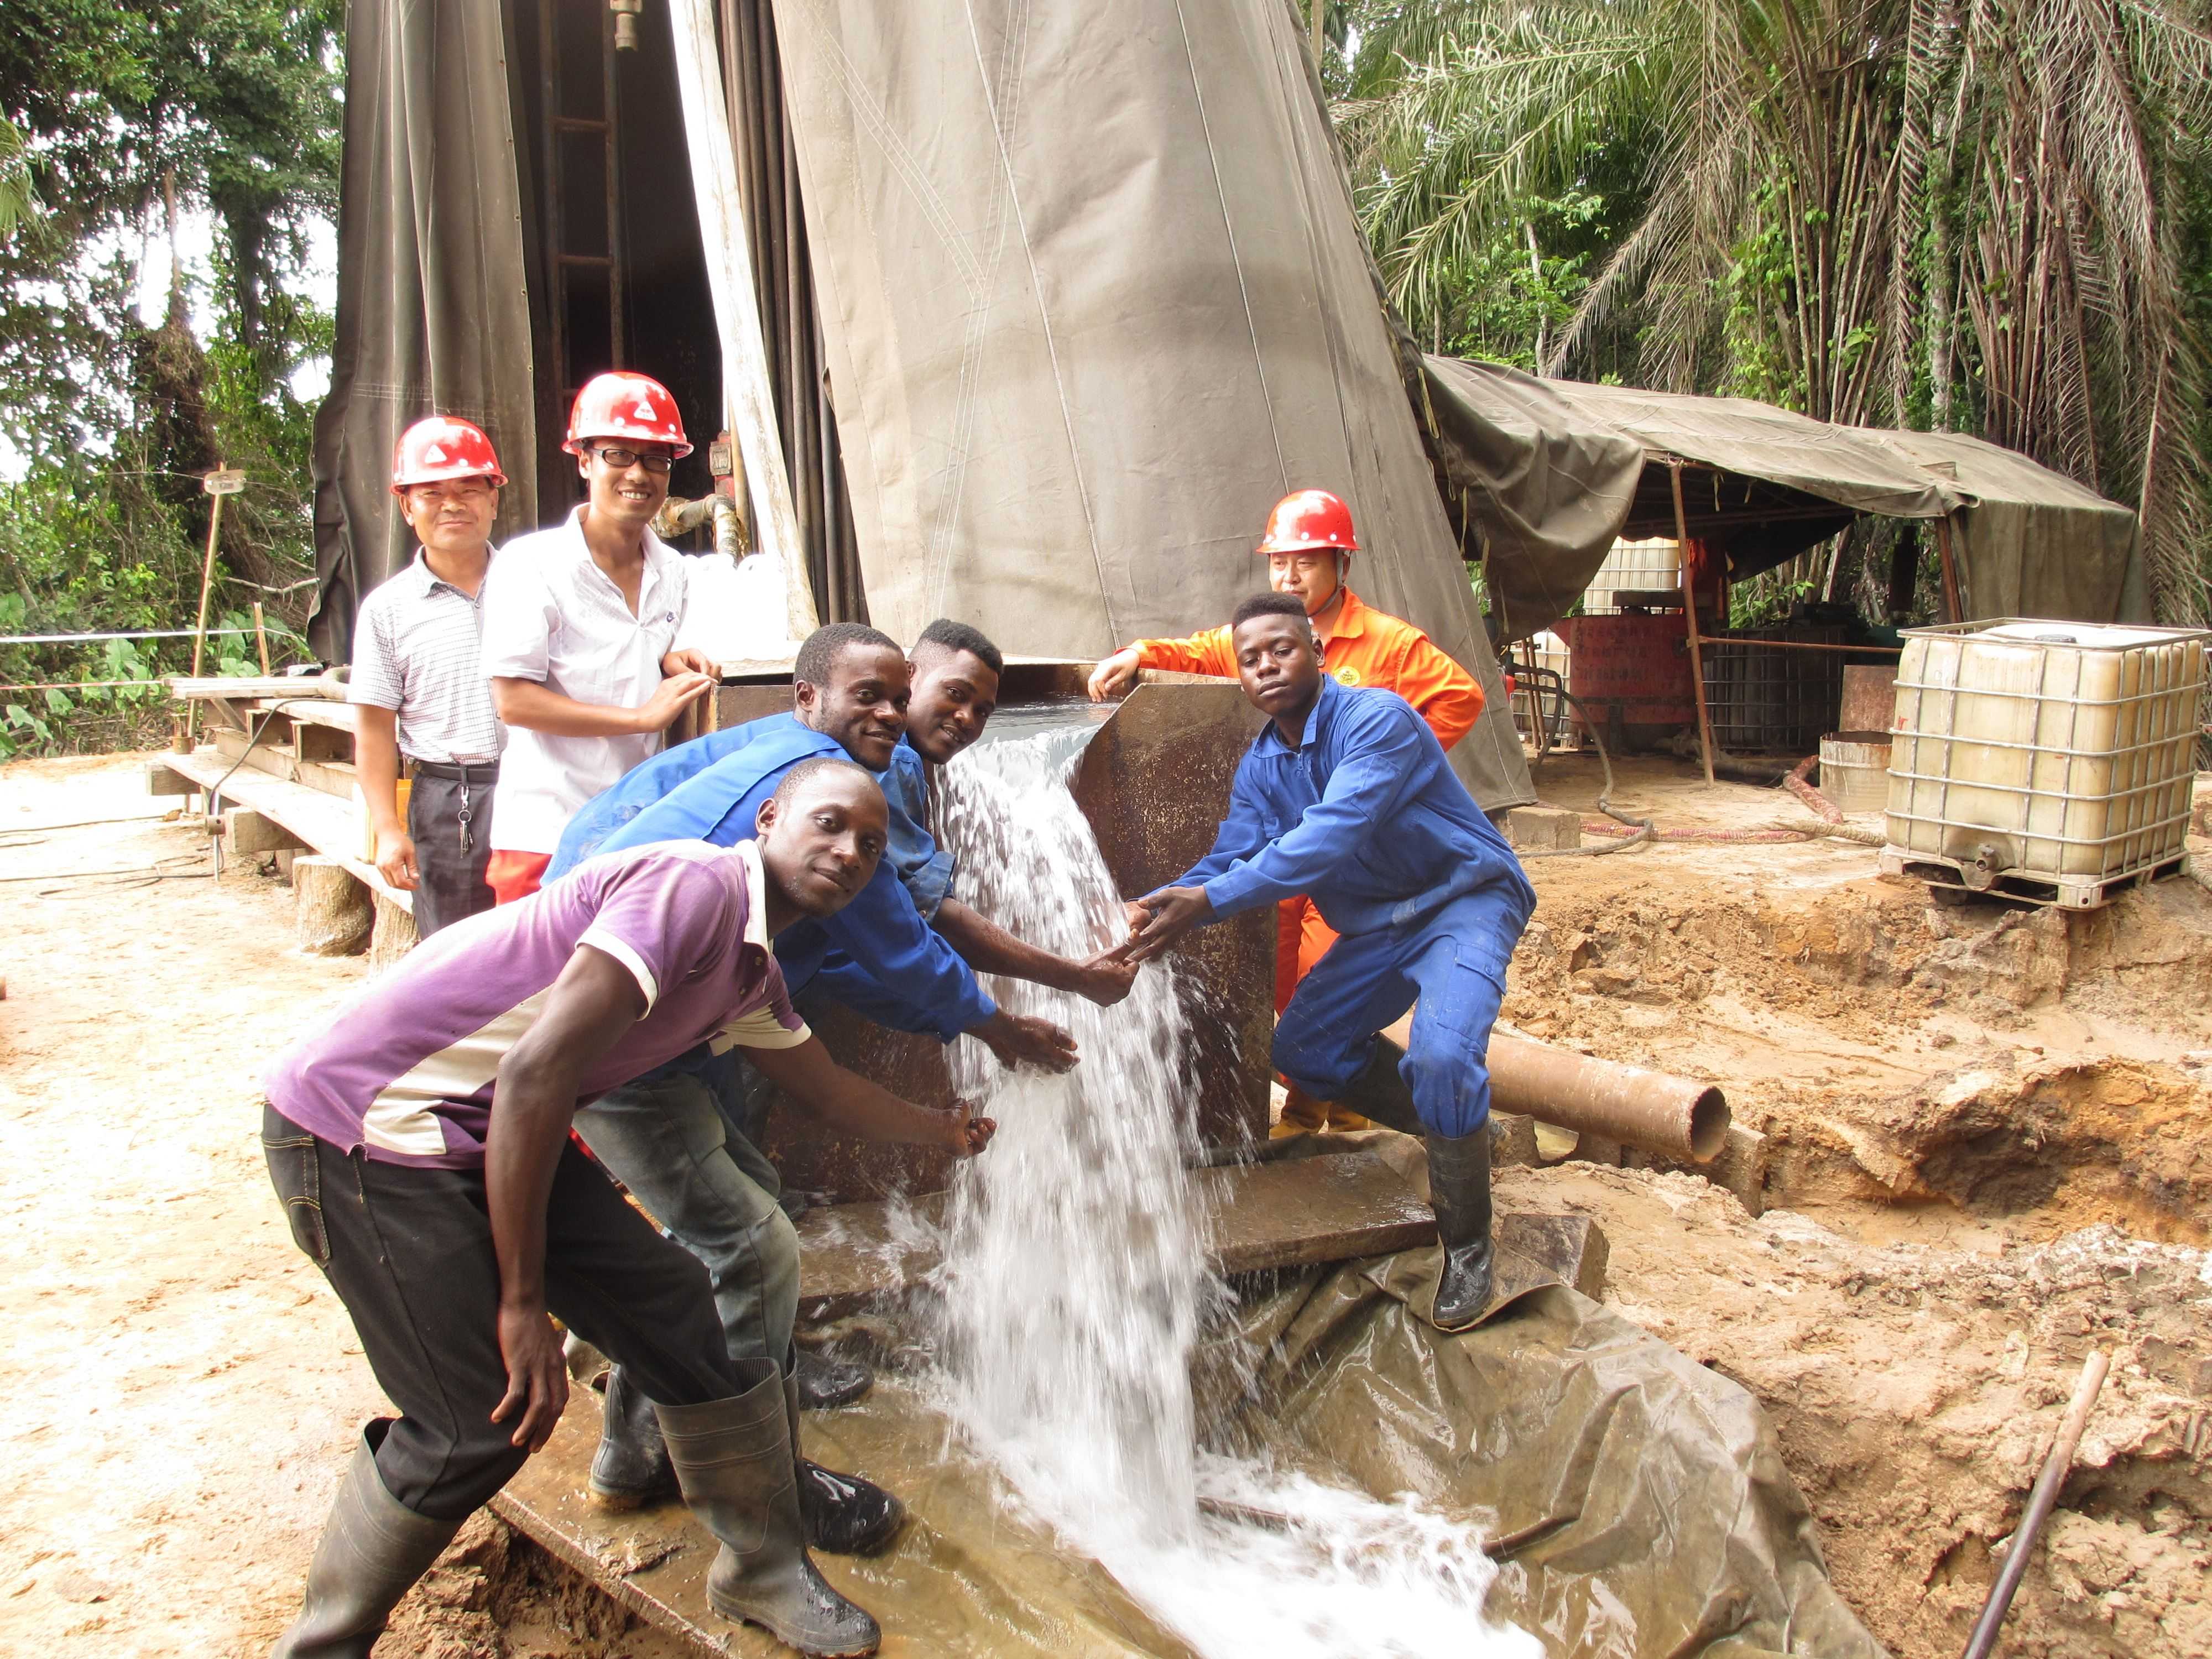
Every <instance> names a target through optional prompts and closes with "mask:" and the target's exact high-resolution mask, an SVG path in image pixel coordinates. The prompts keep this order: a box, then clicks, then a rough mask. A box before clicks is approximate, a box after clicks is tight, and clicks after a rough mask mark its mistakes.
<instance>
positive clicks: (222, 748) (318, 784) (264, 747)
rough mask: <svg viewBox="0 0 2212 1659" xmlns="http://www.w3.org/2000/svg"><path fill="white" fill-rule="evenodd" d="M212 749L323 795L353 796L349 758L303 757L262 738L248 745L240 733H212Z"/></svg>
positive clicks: (230, 758)
mask: <svg viewBox="0 0 2212 1659" xmlns="http://www.w3.org/2000/svg"><path fill="white" fill-rule="evenodd" d="M209 735H210V736H211V737H213V738H214V739H215V749H216V753H217V754H219V755H221V756H222V757H223V758H224V759H225V760H233V761H235V760H242V761H244V762H245V763H246V765H248V766H250V767H252V769H254V770H255V771H257V772H266V773H268V774H269V775H270V776H272V777H279V778H283V779H284V780H285V781H288V782H290V783H304V784H306V785H307V787H309V788H311V789H319V790H320V791H321V792H322V793H325V794H326V795H336V796H337V797H339V799H343V800H346V801H350V800H352V799H353V791H354V782H355V778H354V769H353V763H352V762H350V761H321V760H303V759H301V757H299V755H298V754H297V753H296V752H295V749H294V747H293V745H292V744H289V743H272V742H270V740H269V739H268V738H263V739H262V740H261V741H260V742H259V743H256V744H251V745H250V746H249V744H248V742H247V738H246V733H245V732H210V734H209Z"/></svg>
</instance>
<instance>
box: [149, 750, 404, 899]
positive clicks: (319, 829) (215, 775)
mask: <svg viewBox="0 0 2212 1659" xmlns="http://www.w3.org/2000/svg"><path fill="white" fill-rule="evenodd" d="M167 765H168V766H170V767H171V768H173V769H175V770H176V771H179V772H181V773H183V774H184V775H185V776H186V777H188V778H191V780H193V781H195V782H196V783H197V784H198V785H199V786H200V787H201V788H203V789H208V788H212V787H215V786H216V784H217V783H218V782H221V783H222V798H223V799H225V800H228V801H233V802H235V803H236V804H237V805H240V806H246V807H251V808H252V810H253V811H257V812H258V813H260V814H261V815H262V816H263V817H268V818H273V819H275V820H276V822H277V823H281V824H283V826H284V828H285V829H289V830H290V831H291V832H292V833H293V834H294V835H295V836H298V837H300V839H301V842H302V843H303V844H305V845H306V846H308V847H310V848H313V849H314V850H315V851H316V852H318V853H320V854H324V855H325V856H326V857H329V858H333V859H336V860H337V861H338V862H339V863H341V864H343V865H344V866H345V867H346V868H347V869H349V870H350V871H351V872H353V873H354V874H355V875H356V876H357V877H358V878H360V879H362V881H364V882H367V883H368V885H369V887H370V888H371V889H372V890H374V891H376V892H379V893H381V894H383V895H384V896H386V898H388V899H389V900H391V901H392V903H394V904H396V905H398V906H399V907H400V908H402V909H404V910H405V911H407V912H409V913H410V915H411V914H413V911H414V908H415V898H414V895H413V894H411V893H403V892H401V891H400V890H398V888H396V887H394V886H392V884H391V883H389V882H387V881H386V880H385V878H384V875H383V872H381V871H380V870H379V869H378V868H377V867H376V866H374V864H371V863H369V862H368V861H367V860H364V859H363V858H362V856H361V836H362V831H361V814H360V813H359V812H358V811H356V810H355V807H354V804H353V803H352V802H351V801H349V800H341V799H339V798H338V797H337V796H336V795H328V794H325V793H323V792H322V791H321V790H319V789H313V788H310V787H308V786H307V785H306V784H304V783H292V782H289V781H287V780H285V779H283V778H277V777H271V776H270V775H269V774H268V773H266V772H257V771H255V770H254V769H252V768H251V767H244V766H242V767H240V768H239V769H237V770H236V771H235V772H233V771H231V766H232V763H231V762H229V761H227V760H225V759H224V758H223V757H222V756H221V755H219V754H217V753H216V751H215V750H212V749H195V750H193V751H192V752H191V754H189V755H171V756H169V757H167ZM225 773H229V774H230V775H229V777H228V781H224V777H223V775H224V774H225Z"/></svg>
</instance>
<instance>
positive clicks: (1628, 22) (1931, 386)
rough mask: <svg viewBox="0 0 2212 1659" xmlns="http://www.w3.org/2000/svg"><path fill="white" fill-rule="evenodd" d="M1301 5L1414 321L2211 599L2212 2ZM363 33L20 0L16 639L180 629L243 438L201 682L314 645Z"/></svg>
mask: <svg viewBox="0 0 2212 1659" xmlns="http://www.w3.org/2000/svg"><path fill="white" fill-rule="evenodd" d="M1284 3H1285V4H1286V5H1287V6H1289V8H1290V9H1291V14H1292V15H1293V16H1294V17H1295V18H1296V19H1297V22H1298V26H1299V27H1301V28H1302V29H1306V30H1308V31H1310V38H1311V39H1312V40H1313V41H1314V42H1315V43H1316V46H1317V49H1318V50H1317V58H1318V61H1319V64H1320V66H1321V73H1322V85H1323V88H1324V89H1325V92H1326V94H1327V95H1328V99H1329V100H1330V107H1331V112H1332V114H1333V116H1334V119H1335V122H1336V125H1337V131H1338V133H1339V137H1340V140H1341V143H1342V145H1343V149H1344V154H1345V157H1346V164H1347V166H1348V167H1349V168H1350V171H1351V174H1352V183H1353V187H1354V192H1355V199H1356V200H1357V202H1358V207H1359V210H1360V214H1361V216H1362V219H1363V222H1364V224H1365V226H1366V228H1367V231H1368V234H1369V236H1370V242H1371V246H1372V247H1373V250H1374V253H1375V256H1376V260H1377V263H1378V264H1379V266H1380V268H1381V270H1382V271H1383V277H1384V281H1385V284H1386V287H1387V289H1388V290H1389V295H1390V296H1391V298H1392V300H1393V301H1394V302H1395V305H1396V306H1397V307H1398V309H1399V311H1400V313H1401V315H1402V317H1403V319H1404V320H1405V323H1406V325H1407V328H1408V329H1409V330H1410V331H1411V332H1412V333H1413V336H1414V337H1416V338H1417V339H1419V341H1420V342H1421V343H1423V344H1424V345H1425V347H1427V348H1428V349H1431V350H1437V351H1442V352H1446V353H1450V354H1454V355H1460V356H1480V357H1487V358H1492V359H1496V360H1498V361H1503V362H1511V363H1515V364H1517V365H1519V366H1521V367H1522V368H1529V369H1533V370H1535V371H1537V372H1539V373H1542V374H1553V375H1560V376H1565V377H1567V378H1571V379H1577V380H1609V381H1615V382H1620V383H1624V384H1629V385H1639V386H1653V387H1656V388H1660V389H1662V390H1669V391H1680V392H1707V393H1717V394H1723V395H1737V396H1746V397H1753V398H1762V399H1765V400H1766V401H1768V402H1771V403H1775V404H1782V405H1784V407H1787V408H1790V409H1795V410H1802V411H1803V412H1804V413H1806V414H1808V415H1811V416H1815V417H1817V418H1820V419H1823V420H1831V421H1837V422H1863V423H1868V424H1872V425H1896V426H1910V427H1916V428H1941V429H1952V430H1959V431H1965V432H1971V433H1975V434H1978V435H1981V436H1983V437H1984V438H1987V439H1989V440H1990V441H1993V442H1996V443H2000V444H2004V445H2007V446H2008V447H2014V448H2016V449H2020V450H2023V451H2025V452H2026V453H2028V454H2030V455H2032V456H2033V457H2034V458H2035V459H2038V460H2039V461H2041V462H2043V463H2044V464H2045V465H2048V466H2051V467H2053V468H2055V469H2057V470H2058V471H2062V472H2064V473H2066V474H2068V475H2069V476H2070V477H2075V478H2078V479H2080V480H2081V481H2082V482H2083V483H2087V484H2089V485H2091V486H2092V487H2093V488H2094V489H2098V490H2100V491H2101V492H2102V493H2104V494H2106V495H2109V496H2111V497H2112V498H2113V499H2115V500H2118V501H2123V502H2125V503H2126V504H2128V505H2129V506H2130V507H2135V508H2136V509H2137V511H2138V513H2139V514H2140V516H2141V524H2142V546H2143V550H2144V555H2145V558H2146V562H2147V569H2148V574H2149V578H2150V585H2151V589H2152V592H2153V595H2154V602H2155V605H2156V606H2157V609H2158V612H2159V615H2160V617H2161V619H2163V620H2166V621H2172V622H2196V621H2200V620H2203V617H2204V616H2205V613H2206V608H2207V607H2206V600H2205V575H2206V570H2207V567H2208V559H2209V558H2212V470H2208V465H2207V456H2208V453H2212V398H2208V395H2207V394H2208V390H2212V385H2208V382H2209V381H2212V368H2209V367H2208V360H2207V355H2206V345H2207V339H2208V332H2212V0H1322V3H1321V4H1319V5H1318V6H1316V5H1315V4H1314V3H1312V0H1284ZM343 23H344V6H343V0H309V3H304V4H286V3H278V0H159V3H156V0H10V3H9V6H8V7H7V8H6V10H5V13H4V15H3V16H0V637H4V638H20V637H21V636H23V635H46V634H76V633H88V632H101V633H113V632H140V631H156V630H174V629H190V628H191V626H192V625H193V621H194V617H195V614H196V612H197V607H198V603H199V588H200V577H201V568H202V561H203V557H204V544H205V540H206V537H207V533H208V522H209V511H210V497H209V496H207V495H205V494H204V492H203V490H202V487H201V477H202V475H204V473H205V472H206V471H208V470H210V468H212V467H214V466H216V465H219V464H220V465H227V466H231V467H237V468H242V469H243V470H244V471H246V477H247V483H246V489H245V491H244V493H243V494H241V495H234V496H232V497H230V498H229V499H228V504H227V506H226V507H225V509H224V513H223V516H222V525H221V533H220V536H219V538H218V543H217V547H216V563H215V574H216V582H215V587H214V592H213V599H212V604H211V608H210V622H211V623H214V624H215V625H216V626H218V627H222V628H227V629H238V630H248V631H239V632H230V633H224V634H219V635H216V636H215V637H214V638H213V639H212V640H211V641H210V647H209V651H210V666H209V671H228V672H241V673H242V672H249V671H258V653H257V644H256V641H255V640H254V639H253V637H252V634H251V632H250V630H249V623H248V617H249V616H250V614H251V609H252V605H254V604H255V603H256V602H258V603H259V604H260V605H262V607H263V609H264V615H265V616H266V617H267V622H268V628H269V631H270V638H271V643H272V646H273V647H275V649H276V651H277V653H279V655H280V656H284V657H289V658H292V659H299V658H300V657H301V655H302V654H303V652H304V647H303V646H302V645H301V642H300V641H299V638H298V635H299V630H300V629H301V627H303V625H304V623H305V622H306V620H307V611H308V608H309V606H310V605H311V604H312V601H313V533H312V521H311V507H312V491H311V487H310V483H309V478H308V451H309V441H310V434H311V428H312V423H313V415H314V399H315V398H316V397H317V396H319V392H320V388H321V386H322V385H323V384H324V383H325V380H326V378H327V375H326V365H327V360H328V354H329V350H330V344H331V316H330V315H329V313H328V311H327V309H326V308H325V307H326V305H327V295H329V293H330V292H331V277H330V272H329V271H328V269H327V261H328V258H329V249H330V246H331V243H332V241H333V236H332V227H333V226H334V223H335V220H336V216H337V177H338V161H339V148H340V146H339V122H340V117H341V112H342V103H343V78H344V76H343ZM1878 563H1880V561H1879V560H1877V559H1875V558H1874V557H1872V556H1871V550H1869V549H1862V550H1850V557H1849V559H1848V560H1847V561H1846V562H1845V568H1844V579H1845V580H1844V590H1843V591H1844V592H1849V591H1850V581H1851V578H1852V576H1853V574H1855V573H1856V572H1857V570H1858V569H1859V568H1861V566H1864V567H1865V568H1869V569H1871V568H1874V567H1875V566H1876V565H1877V564H1878ZM1793 584H1794V586H1793ZM1804 585H1805V584H1804V580H1803V573H1802V571H1800V572H1793V571H1792V570H1790V569H1788V568H1785V569H1784V571H1782V572H1779V573H1777V574H1776V575H1775V576H1774V577H1773V578H1771V579H1770V580H1763V581H1762V582H1761V583H1760V584H1758V585H1753V586H1750V587H1749V589H1748V591H1747V592H1745V593H1743V594H1742V595H1741V596H1740V604H1741V605H1743V606H1744V607H1746V608H1747V615H1753V614H1756V613H1758V612H1759V611H1761V610H1762V609H1763V610H1765V611H1768V612H1772V611H1778V610H1779V609H1781V608H1782V607H1784V606H1785V605H1787V604H1788V603H1790V601H1791V599H1793V598H1796V597H1800V596H1801V593H1802V588H1803V586H1804ZM190 659H191V641H190V640H188V639H176V638H167V639H146V640H107V641H92V642H83V641H76V642H70V641H58V642H50V643H36V644H11V645H0V757H5V756H6V755H8V754H11V753H15V752H19V751H31V752H60V751H70V750H89V749H106V748H116V747H125V746H133V745H136V744H143V743H148V742H153V741H157V740H158V738H159V736H160V735H161V733H162V732H165V731H166V728H167V697H166V694H165V693H164V692H163V691H162V690H161V688H160V687H159V686H158V685H154V684H145V683H144V682H148V681H150V680H152V679H153V678H154V677H155V676H157V675H160V674H162V673H177V672H181V671H185V669H187V668H188V667H189V666H190Z"/></svg>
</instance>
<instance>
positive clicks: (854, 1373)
mask: <svg viewBox="0 0 2212 1659" xmlns="http://www.w3.org/2000/svg"><path fill="white" fill-rule="evenodd" d="M798 1352H799V1358H798V1359H797V1360H796V1361H795V1362H794V1363H793V1366H792V1372H791V1374H792V1375H793V1376H795V1377H797V1378H798V1379H799V1405H800V1406H801V1407H804V1408H805V1410H807V1411H810V1412H826V1411H833V1410H835V1409H836V1407H839V1406H849V1405H851V1404H852V1403H853V1402H854V1401H855V1400H858V1399H859V1398H860V1396H861V1395H864V1394H866V1393H867V1391H868V1390H869V1389H872V1388H873V1387H874V1386H875V1382H876V1376H875V1373H874V1372H873V1371H871V1370H869V1369H868V1368H867V1367H866V1365H855V1364H852V1363H851V1362H849V1361H848V1360H843V1359H837V1358H832V1357H831V1356H830V1355H829V1354H826V1353H816V1352H813V1351H812V1350H811V1349H808V1348H801V1349H799V1351H798Z"/></svg>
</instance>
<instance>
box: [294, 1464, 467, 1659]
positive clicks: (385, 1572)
mask: <svg viewBox="0 0 2212 1659" xmlns="http://www.w3.org/2000/svg"><path fill="white" fill-rule="evenodd" d="M389 1426H390V1425H389V1424H388V1423H386V1422H382V1421H379V1422H375V1423H372V1424H370V1425H368V1429H367V1430H366V1431H364V1432H363V1433H362V1437H361V1443H360V1444H359V1445H358V1446H356V1448H355V1449H354V1454H353V1462H350V1463H349V1464H348V1465H347V1466H346V1473H345V1480H344V1483H343V1485H341V1486H339V1487H338V1495H337V1502H336V1503H334V1504H331V1517H330V1519H329V1520H328V1521H325V1522H324V1523H323V1537H322V1541H321V1542H320V1543H319V1544H317V1545H316V1546H315V1559H313V1562H311V1563H310V1564H309V1565H308V1567H307V1599H306V1601H304V1603H303V1604H302V1605H301V1608H300V1616H299V1617H298V1618H297V1619H295V1620H293V1621H292V1627H291V1628H290V1629H289V1630H288V1631H286V1632H284V1633H283V1635H282V1636H280V1637H278V1638H276V1646H275V1647H273V1648H271V1649H270V1650H269V1652H270V1659H367V1655H368V1650H369V1649H371V1648H372V1647H374V1645H375V1644H376V1638H378V1637H380V1636H381V1635H382V1634H383V1633H384V1626H385V1623H386V1620H389V1619H390V1618H391V1617H392V1608H393V1607H397V1606H398V1604H399V1598H400V1597H401V1596H403V1595H406V1594H407V1592H408V1590H409V1589H410V1588H411V1587H412V1586H413V1584H414V1583H415V1581H416V1579H418V1578H420V1577H422V1575H423V1574H424V1573H426V1572H428V1571H429V1570H430V1564H431V1563H432V1562H433V1561H435V1560H436V1559H438V1556H439V1553H440V1552H441V1551H442V1550H443V1549H444V1548H445V1547H446V1546H447V1545H448V1544H450V1543H452V1542H453V1534H455V1533H457V1532H459V1530H460V1529H461V1523H460V1522H459V1521H433V1520H432V1519H430V1517H429V1516H427V1515H417V1514H416V1513H415V1511H414V1510H410V1509H409V1508H407V1507H406V1506H405V1505H404V1504H402V1503H400V1501H399V1500H398V1498H394V1497H393V1496H392V1494H391V1493H390V1492H386V1490H385V1488H384V1480H383V1478H382V1477H381V1476H380V1475H379V1474H377V1472H376V1446H377V1444H378V1443H379V1442H380V1441H381V1440H382V1439H383V1438H384V1431H385V1430H386V1428H388V1427H389Z"/></svg>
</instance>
